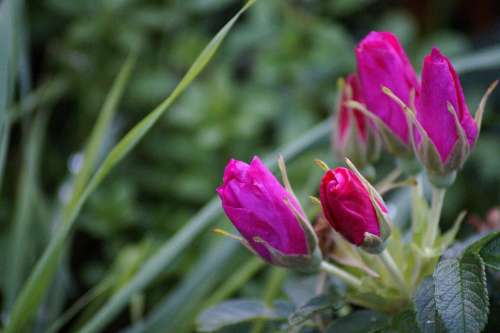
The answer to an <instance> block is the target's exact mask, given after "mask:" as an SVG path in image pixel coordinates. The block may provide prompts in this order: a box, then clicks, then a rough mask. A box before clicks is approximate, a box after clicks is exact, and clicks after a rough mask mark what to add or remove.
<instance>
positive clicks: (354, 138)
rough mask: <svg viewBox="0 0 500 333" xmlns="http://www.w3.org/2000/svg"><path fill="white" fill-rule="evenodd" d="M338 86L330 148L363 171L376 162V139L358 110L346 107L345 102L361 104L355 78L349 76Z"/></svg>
mask: <svg viewBox="0 0 500 333" xmlns="http://www.w3.org/2000/svg"><path fill="white" fill-rule="evenodd" d="M339 86H340V96H339V103H338V106H337V109H338V110H337V118H336V124H335V131H333V133H332V145H333V148H334V151H335V153H336V154H337V155H338V157H339V159H340V160H343V159H344V158H345V157H348V158H349V159H351V160H352V161H353V162H354V163H355V164H356V165H358V166H359V167H361V168H364V167H365V166H368V165H369V164H370V163H371V162H373V161H375V160H376V159H377V157H378V155H379V151H380V140H379V138H378V136H377V133H376V132H375V129H374V124H373V122H372V121H371V120H369V119H368V118H367V117H366V116H365V115H364V114H363V113H361V112H360V111H359V110H356V109H353V108H352V107H350V106H349V105H347V102H348V101H356V102H358V103H364V99H363V96H362V93H361V86H360V83H359V79H358V77H357V75H356V74H350V75H349V76H348V77H347V78H346V80H345V82H343V81H340V83H339Z"/></svg>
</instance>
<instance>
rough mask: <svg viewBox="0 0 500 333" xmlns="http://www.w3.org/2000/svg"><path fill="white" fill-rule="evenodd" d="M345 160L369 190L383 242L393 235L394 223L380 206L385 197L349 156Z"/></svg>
mask: <svg viewBox="0 0 500 333" xmlns="http://www.w3.org/2000/svg"><path fill="white" fill-rule="evenodd" d="M345 162H346V164H347V166H348V167H349V168H350V169H351V170H352V171H353V172H354V173H355V174H356V176H358V178H359V179H360V180H361V183H363V185H364V186H365V188H366V190H367V191H368V194H369V196H370V201H371V203H372V206H373V208H374V209H375V213H376V214H377V222H378V224H379V230H380V239H381V241H382V242H385V241H386V240H387V239H388V238H389V236H390V235H391V226H392V223H391V220H390V218H389V215H388V214H386V213H384V212H383V211H382V209H381V208H380V204H383V203H384V199H383V198H382V196H381V195H380V194H379V193H378V192H377V190H376V189H375V188H374V187H373V186H372V185H371V184H370V182H369V181H367V180H366V178H365V177H363V175H362V174H361V172H359V170H358V169H357V168H356V166H355V165H354V164H353V163H352V162H351V161H350V160H349V159H348V158H346V159H345ZM374 236H375V235H374ZM375 237H376V236H375Z"/></svg>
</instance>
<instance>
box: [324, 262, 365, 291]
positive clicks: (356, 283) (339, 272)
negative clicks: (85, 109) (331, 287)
mask: <svg viewBox="0 0 500 333" xmlns="http://www.w3.org/2000/svg"><path fill="white" fill-rule="evenodd" d="M320 269H321V270H322V271H324V272H327V273H329V274H331V275H333V276H335V277H338V278H339V279H340V280H342V281H343V282H345V283H346V284H348V285H350V286H351V287H353V288H360V287H361V280H360V279H358V278H357V277H355V276H354V275H352V274H351V273H348V272H346V271H344V270H343V269H340V268H338V267H337V266H335V265H333V264H330V263H328V262H326V261H322V262H321V267H320Z"/></svg>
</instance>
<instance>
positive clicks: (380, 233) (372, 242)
mask: <svg viewBox="0 0 500 333" xmlns="http://www.w3.org/2000/svg"><path fill="white" fill-rule="evenodd" d="M365 182H366V180H364V179H362V178H360V176H359V175H358V174H357V173H355V172H353V171H351V170H349V169H347V168H343V167H339V168H336V169H334V170H328V171H327V172H326V173H325V175H324V176H323V179H322V180H321V185H320V189H319V195H320V201H321V207H322V208H323V214H324V215H325V218H326V220H327V221H328V222H329V223H330V225H331V226H332V227H333V229H335V230H336V231H337V232H338V233H339V234H341V235H342V236H343V237H344V238H345V239H346V240H348V241H349V242H350V243H352V244H354V245H356V246H362V247H363V248H364V249H365V250H366V251H368V252H370V253H380V252H382V251H383V249H384V248H385V244H384V242H385V240H386V239H387V238H388V237H389V234H390V229H389V228H388V227H387V225H388V220H387V215H386V213H387V208H386V207H385V205H384V203H383V201H382V199H381V197H380V196H378V194H375V192H373V191H374V189H373V188H372V187H371V186H370V185H368V184H367V183H365ZM368 186H370V187H368Z"/></svg>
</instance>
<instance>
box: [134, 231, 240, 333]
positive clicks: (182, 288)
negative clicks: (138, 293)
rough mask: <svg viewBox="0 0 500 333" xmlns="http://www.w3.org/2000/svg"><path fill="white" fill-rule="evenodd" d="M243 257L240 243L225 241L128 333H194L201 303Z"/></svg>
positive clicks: (210, 250)
mask: <svg viewBox="0 0 500 333" xmlns="http://www.w3.org/2000/svg"><path fill="white" fill-rule="evenodd" d="M242 254H244V253H243V249H242V248H241V246H240V244H239V243H238V242H235V241H233V240H230V239H223V240H221V241H220V242H218V244H216V245H215V246H214V247H212V248H210V249H209V250H208V251H207V252H206V254H205V255H204V256H202V257H200V258H199V259H198V260H197V262H196V263H195V265H194V268H193V269H192V270H191V272H190V274H189V276H187V277H186V279H185V280H184V281H182V282H181V284H180V285H179V286H178V287H176V288H175V290H174V291H173V292H172V293H171V294H169V295H168V296H167V297H165V298H164V299H163V300H162V301H161V302H160V304H159V305H158V306H157V307H156V308H155V309H154V311H152V313H151V314H150V315H149V316H148V318H147V320H145V321H143V322H139V323H137V324H136V325H134V326H132V328H130V329H128V330H126V331H125V332H126V333H161V332H176V333H185V332H186V331H189V332H191V331H192V328H193V327H192V325H193V313H196V312H197V310H199V307H200V303H201V302H202V301H203V299H204V298H205V297H206V295H207V294H208V293H209V292H210V290H211V289H213V288H214V287H215V286H216V285H217V284H218V283H219V282H221V281H222V280H223V279H224V278H225V277H226V276H227V275H228V274H230V273H231V271H233V269H234V267H235V266H236V265H238V264H239V263H240V262H241V260H242V259H243V258H244V257H243V255H242ZM186 300H189V301H186Z"/></svg>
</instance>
